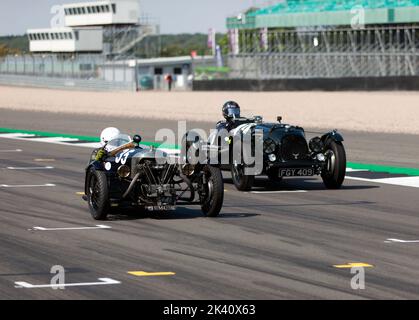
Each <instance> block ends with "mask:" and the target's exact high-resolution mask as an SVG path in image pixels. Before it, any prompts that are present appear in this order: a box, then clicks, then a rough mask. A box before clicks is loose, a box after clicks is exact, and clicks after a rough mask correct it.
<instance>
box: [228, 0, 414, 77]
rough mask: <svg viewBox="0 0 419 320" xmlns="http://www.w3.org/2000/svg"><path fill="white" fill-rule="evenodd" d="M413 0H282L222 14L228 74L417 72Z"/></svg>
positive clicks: (405, 73)
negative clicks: (227, 39) (232, 14)
mask: <svg viewBox="0 0 419 320" xmlns="http://www.w3.org/2000/svg"><path fill="white" fill-rule="evenodd" d="M418 23H419V0H398V1H396V0H374V1H372V0H288V1H281V2H278V3H277V4H275V5H271V6H268V7H265V8H260V9H258V8H252V9H250V10H248V11H247V12H245V13H242V14H240V15H238V16H235V17H230V18H228V19H227V27H228V30H229V37H230V57H229V66H230V69H231V74H230V76H231V77H234V78H247V79H293V78H294V79H295V78H303V79H306V78H344V77H386V76H417V75H419V59H418V55H419V51H418V43H419V32H418V31H419V30H418V28H419V27H418Z"/></svg>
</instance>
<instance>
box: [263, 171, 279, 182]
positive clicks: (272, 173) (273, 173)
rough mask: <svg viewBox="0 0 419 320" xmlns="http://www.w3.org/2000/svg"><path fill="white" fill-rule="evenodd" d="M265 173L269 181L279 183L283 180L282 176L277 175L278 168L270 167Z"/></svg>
mask: <svg viewBox="0 0 419 320" xmlns="http://www.w3.org/2000/svg"><path fill="white" fill-rule="evenodd" d="M266 174H267V176H268V178H269V180H270V181H271V182H275V183H279V182H281V181H282V180H283V178H282V177H280V176H279V169H271V170H269V171H268V172H267V173H266Z"/></svg>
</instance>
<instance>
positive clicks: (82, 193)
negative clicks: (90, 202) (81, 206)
mask: <svg viewBox="0 0 419 320" xmlns="http://www.w3.org/2000/svg"><path fill="white" fill-rule="evenodd" d="M76 194H77V195H78V196H84V194H85V193H84V192H76Z"/></svg>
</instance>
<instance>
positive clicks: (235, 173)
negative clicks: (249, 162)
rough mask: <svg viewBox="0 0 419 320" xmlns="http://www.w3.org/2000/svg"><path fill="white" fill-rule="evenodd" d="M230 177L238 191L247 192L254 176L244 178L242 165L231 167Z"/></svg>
mask: <svg viewBox="0 0 419 320" xmlns="http://www.w3.org/2000/svg"><path fill="white" fill-rule="evenodd" d="M231 177H232V179H233V183H234V185H235V186H236V188H237V190H239V191H249V190H251V189H252V187H253V184H254V182H255V177H254V176H246V175H245V168H244V166H243V165H236V164H233V165H231Z"/></svg>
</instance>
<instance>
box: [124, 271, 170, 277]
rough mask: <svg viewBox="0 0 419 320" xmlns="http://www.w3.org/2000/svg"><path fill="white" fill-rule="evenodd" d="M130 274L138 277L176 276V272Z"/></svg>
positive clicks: (131, 272)
mask: <svg viewBox="0 0 419 320" xmlns="http://www.w3.org/2000/svg"><path fill="white" fill-rule="evenodd" d="M128 274H130V275H133V276H136V277H161V276H174V275H175V274H176V273H174V272H144V271H130V272H128Z"/></svg>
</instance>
